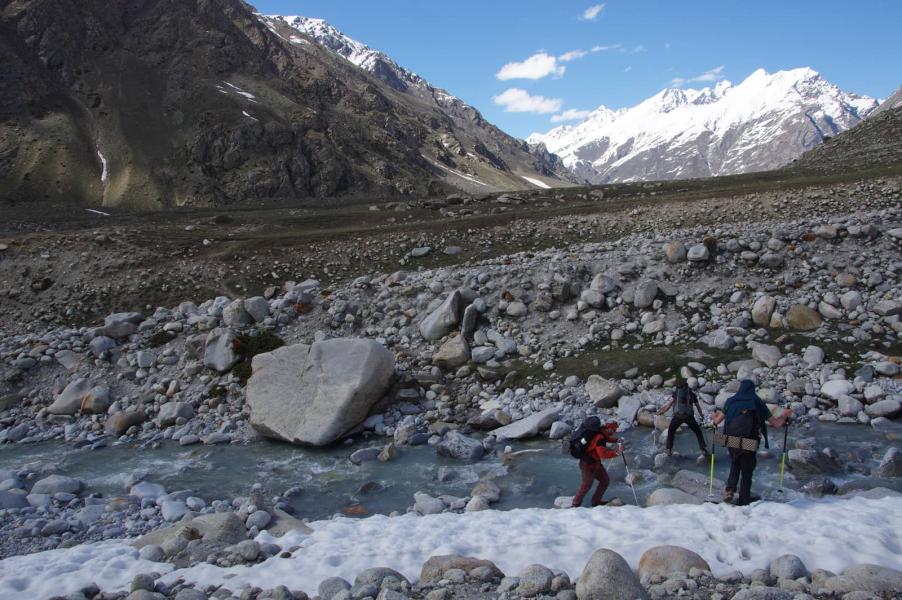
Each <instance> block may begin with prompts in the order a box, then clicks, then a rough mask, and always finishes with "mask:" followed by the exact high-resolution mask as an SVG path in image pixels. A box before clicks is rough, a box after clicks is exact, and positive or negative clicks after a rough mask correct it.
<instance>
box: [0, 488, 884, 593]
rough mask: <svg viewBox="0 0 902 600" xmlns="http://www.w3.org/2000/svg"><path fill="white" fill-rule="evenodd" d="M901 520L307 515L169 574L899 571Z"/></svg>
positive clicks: (744, 515)
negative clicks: (688, 560)
mask: <svg viewBox="0 0 902 600" xmlns="http://www.w3.org/2000/svg"><path fill="white" fill-rule="evenodd" d="M899 523H902V502H899V500H898V498H897V497H886V498H882V499H866V498H861V497H858V498H853V499H836V498H834V499H828V500H820V501H811V500H800V501H796V502H792V503H789V504H779V503H770V502H763V503H759V504H757V505H755V506H752V507H745V508H737V507H733V506H726V505H712V504H705V505H673V506H658V507H653V508H645V509H641V508H637V507H629V506H627V507H620V508H605V509H594V510H590V509H573V510H548V509H522V510H513V511H483V512H478V513H467V514H464V515H457V514H439V515H432V516H427V517H417V516H414V515H405V516H401V517H394V518H390V517H384V516H374V517H370V518H367V519H360V520H354V519H345V518H340V519H334V520H329V521H318V522H315V523H312V524H311V526H312V528H313V530H314V533H312V534H310V535H305V534H302V533H289V534H287V535H286V536H283V537H281V538H273V537H272V536H269V535H268V534H266V533H262V534H260V536H258V540H259V541H261V542H262V541H271V542H275V543H277V544H279V545H280V546H282V548H283V549H288V548H292V547H295V546H298V547H300V549H299V550H297V551H295V552H293V553H292V556H291V557H290V558H278V557H274V558H270V559H269V560H266V561H265V562H262V563H259V564H256V565H253V566H250V567H245V566H238V567H231V568H220V567H216V566H213V565H209V564H200V565H197V566H194V567H191V568H188V569H177V570H171V571H170V572H169V573H168V574H166V575H164V577H163V579H164V581H168V582H173V581H175V580H176V579H179V578H181V579H184V580H185V581H187V582H191V583H195V584H197V585H198V586H204V585H212V584H223V583H226V582H227V583H228V585H229V587H230V588H231V589H240V588H241V587H243V586H245V585H256V586H262V587H272V586H273V585H279V584H282V585H286V586H288V587H289V588H292V589H304V590H307V591H309V592H312V591H314V590H315V589H316V586H317V585H318V584H319V582H320V581H322V580H324V579H326V578H328V577H335V576H338V577H344V578H346V579H351V580H353V578H354V576H355V575H356V574H357V573H359V572H361V571H363V570H365V569H367V568H370V567H375V566H386V567H390V568H393V569H395V570H397V571H399V572H400V573H402V574H403V575H404V576H406V577H407V578H409V579H410V580H411V581H414V580H416V579H417V578H418V577H419V574H420V569H421V567H422V565H423V563H424V562H425V561H426V560H427V559H428V558H429V557H430V556H435V555H443V554H461V555H467V556H474V557H478V558H484V559H489V560H491V561H493V562H494V563H495V564H497V565H498V567H499V568H500V569H501V570H502V571H504V572H506V573H516V572H518V571H519V570H520V569H522V568H524V567H525V566H527V565H530V564H535V563H539V564H543V565H546V566H548V567H549V568H552V569H561V570H563V571H566V572H567V573H568V574H569V575H570V577H571V578H576V577H578V576H579V574H580V572H581V571H582V569H583V567H584V566H585V564H586V562H587V560H588V559H589V557H590V556H591V554H592V552H594V551H595V550H597V549H599V548H610V549H612V550H614V551H616V552H618V553H619V554H621V555H622V556H623V557H624V558H625V559H626V560H627V562H628V563H629V564H630V565H631V566H632V567H633V568H636V567H637V566H638V562H639V558H640V556H641V555H642V553H643V552H645V551H646V550H647V549H649V548H651V547H654V546H658V545H665V544H672V545H677V546H682V547H685V548H689V549H691V550H694V551H695V552H698V553H699V554H700V555H701V556H702V557H703V558H704V559H705V560H707V561H708V563H709V564H710V565H711V568H712V571H713V573H714V574H715V575H718V574H725V573H729V572H732V571H741V572H743V573H749V572H751V571H753V570H755V569H760V568H766V566H767V565H768V563H769V562H770V561H771V560H773V559H774V558H776V557H778V556H781V555H784V554H795V555H797V556H799V557H800V558H801V559H802V560H803V561H804V562H805V563H806V564H807V565H809V566H812V567H817V568H822V569H827V570H830V571H834V572H840V571H842V570H843V569H845V568H846V567H848V566H851V565H853V564H862V563H871V564H876V565H881V566H884V567H889V568H892V569H897V570H902V553H900V552H899V549H900V548H902V527H900V525H899ZM170 568H171V567H170V565H168V564H167V563H152V562H148V561H145V560H139V559H138V557H137V551H136V550H134V549H132V548H131V546H129V545H128V544H127V543H125V542H103V543H97V544H86V545H82V546H77V547H75V548H70V549H64V550H51V551H47V552H40V553H36V554H31V555H26V556H17V557H12V558H8V559H6V560H3V561H0V596H2V597H3V598H5V599H8V600H18V599H22V600H24V599H26V598H27V599H34V600H38V599H40V598H49V597H51V596H54V595H60V594H65V593H72V592H74V591H77V590H78V589H80V588H82V587H84V586H85V585H87V584H89V583H91V582H96V583H97V584H98V585H100V586H101V587H102V588H103V589H104V590H108V591H116V590H124V589H127V588H128V585H129V583H130V582H131V580H132V578H133V577H134V576H135V575H137V574H139V573H147V572H150V571H156V572H165V571H166V570H167V569H170Z"/></svg>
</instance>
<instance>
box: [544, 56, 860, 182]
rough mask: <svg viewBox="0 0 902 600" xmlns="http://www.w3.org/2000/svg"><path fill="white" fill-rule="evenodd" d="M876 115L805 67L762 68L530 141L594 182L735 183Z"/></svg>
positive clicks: (670, 92)
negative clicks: (724, 179) (738, 79)
mask: <svg viewBox="0 0 902 600" xmlns="http://www.w3.org/2000/svg"><path fill="white" fill-rule="evenodd" d="M876 108H877V101H876V100H874V99H872V98H867V97H864V96H858V95H855V94H850V93H846V92H844V91H842V90H841V89H839V88H838V87H836V86H835V85H833V84H831V83H829V82H828V81H825V80H824V79H823V78H822V77H821V76H820V75H819V74H818V73H817V72H815V71H813V70H812V69H809V68H801V69H793V70H790V71H779V72H777V73H774V74H769V73H767V72H766V71H764V70H763V69H758V70H757V71H755V72H754V73H752V74H751V75H750V76H749V77H748V78H747V79H746V80H745V81H743V82H742V83H740V84H739V85H735V86H734V85H733V84H731V83H730V82H729V81H720V82H719V83H717V85H716V86H715V87H713V88H704V89H700V90H696V89H681V88H670V89H665V90H663V91H661V92H660V93H658V94H656V95H655V96H652V97H651V98H649V99H647V100H645V101H644V102H642V103H640V104H638V105H636V106H634V107H631V108H621V109H619V110H611V109H609V108H607V107H605V106H601V107H599V108H598V109H596V110H594V111H593V112H592V113H590V115H589V116H588V117H587V118H586V119H585V120H584V121H582V122H580V123H578V124H576V125H564V126H561V127H556V128H554V129H552V130H551V131H549V132H548V133H546V134H538V133H535V134H533V135H531V136H530V137H529V138H528V141H529V142H530V143H534V144H535V143H544V144H545V146H546V148H547V149H548V150H549V151H550V152H553V153H555V154H557V155H559V156H560V157H561V158H562V159H563V161H564V164H565V165H566V166H567V167H569V168H571V169H572V170H574V172H575V173H576V174H577V175H579V176H581V177H584V178H586V179H588V180H589V181H591V182H592V183H606V182H613V181H635V180H653V179H681V178H688V177H703V176H710V175H729V174H735V173H745V172H749V171H759V170H766V169H772V168H778V167H781V166H783V165H785V164H787V163H789V162H790V161H792V160H793V159H795V158H798V156H800V155H801V154H802V153H803V152H804V151H805V150H808V149H810V148H812V147H813V146H815V145H817V144H818V143H820V142H821V141H822V140H823V138H824V136H828V135H835V134H837V133H840V132H842V131H844V130H846V129H848V128H850V127H852V126H853V125H855V124H857V123H858V122H859V121H860V120H861V119H863V118H864V117H866V116H867V115H868V114H870V113H871V112H872V111H874V110H875V109H876Z"/></svg>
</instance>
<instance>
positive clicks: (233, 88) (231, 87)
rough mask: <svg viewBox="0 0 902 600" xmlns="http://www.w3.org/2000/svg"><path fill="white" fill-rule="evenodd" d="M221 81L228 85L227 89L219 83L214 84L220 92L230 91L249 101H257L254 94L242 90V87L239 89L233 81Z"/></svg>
mask: <svg viewBox="0 0 902 600" xmlns="http://www.w3.org/2000/svg"><path fill="white" fill-rule="evenodd" d="M223 83H224V84H226V85H227V86H229V89H225V88H223V87H222V86H221V85H217V86H216V89H217V90H219V91H220V92H222V93H223V94H228V93H229V92H230V91H231V92H232V93H235V94H238V95H239V96H242V97H243V98H245V99H246V100H249V101H250V102H256V101H257V97H256V96H254V95H253V94H252V93H250V92H246V91H244V90H243V89H241V88H240V87H238V86H237V85H235V84H234V83H229V82H228V81H223Z"/></svg>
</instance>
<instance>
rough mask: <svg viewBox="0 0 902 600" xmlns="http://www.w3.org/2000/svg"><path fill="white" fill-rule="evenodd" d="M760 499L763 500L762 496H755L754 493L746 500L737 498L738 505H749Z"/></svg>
mask: <svg viewBox="0 0 902 600" xmlns="http://www.w3.org/2000/svg"><path fill="white" fill-rule="evenodd" d="M758 500H761V496H755V495H754V494H753V495H751V496H749V497H748V499H746V500H737V501H736V506H748V505H749V504H752V503H754V502H757V501H758Z"/></svg>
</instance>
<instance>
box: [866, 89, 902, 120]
mask: <svg viewBox="0 0 902 600" xmlns="http://www.w3.org/2000/svg"><path fill="white" fill-rule="evenodd" d="M894 108H902V86H900V87H899V89H897V90H896V91H895V92H893V94H892V95H891V96H890V97H889V98H887V99H886V100H884V101H883V102H881V103H880V106H878V107H877V110H875V111H874V112H873V113H871V116H874V115H879V114H880V113H882V112H885V111H887V110H892V109H894Z"/></svg>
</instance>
